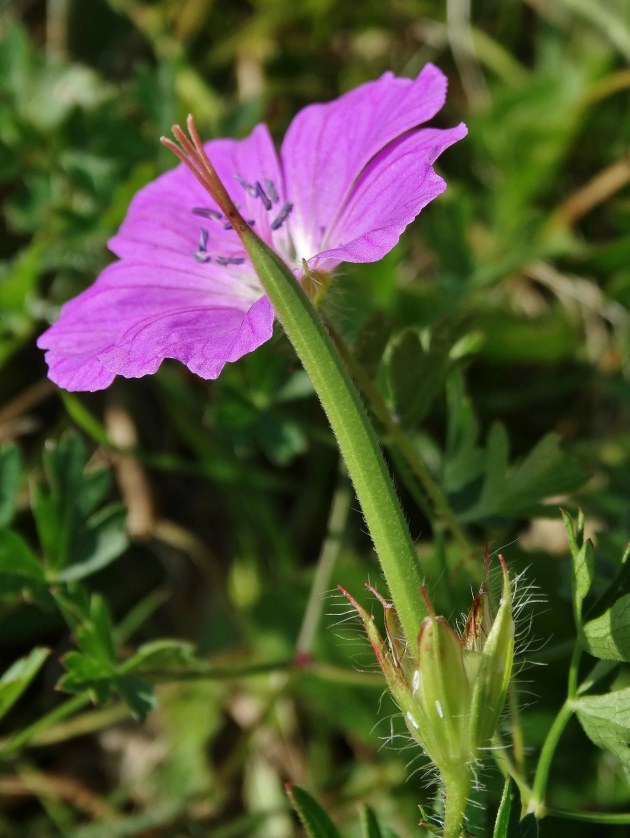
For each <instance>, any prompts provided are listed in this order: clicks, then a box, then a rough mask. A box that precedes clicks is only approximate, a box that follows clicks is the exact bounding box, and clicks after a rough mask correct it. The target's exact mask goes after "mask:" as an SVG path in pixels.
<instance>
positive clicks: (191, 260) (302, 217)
mask: <svg viewBox="0 0 630 838" xmlns="http://www.w3.org/2000/svg"><path fill="white" fill-rule="evenodd" d="M445 96H446V78H445V76H444V75H443V74H442V73H441V72H440V71H439V70H438V69H437V68H436V67H433V66H432V65H427V66H426V67H425V68H424V69H423V71H422V72H421V73H420V75H419V76H418V77H417V78H416V79H415V80H413V79H403V78H397V77H395V76H394V75H392V74H391V73H385V74H384V75H383V76H382V77H381V78H380V79H377V80H376V81H372V82H367V83H366V84H363V85H361V86H360V87H358V88H356V89H355V90H352V91H350V92H349V93H346V94H345V95H343V96H341V97H340V98H338V99H336V100H335V101H333V102H329V103H326V104H316V105H310V106H309V107H307V108H305V109H304V110H303V111H301V112H300V113H299V114H298V115H297V116H296V117H295V119H294V120H293V122H292V123H291V125H290V126H289V129H288V131H287V134H286V137H285V140H284V143H283V145H282V149H281V153H280V155H278V154H277V153H276V150H275V148H274V146H273V143H272V140H271V137H270V135H269V132H268V130H267V128H266V126H264V125H258V126H257V127H256V128H255V129H254V130H253V131H252V133H251V134H250V135H249V137H246V138H245V139H243V140H230V139H219V140H212V141H210V142H209V143H206V145H205V146H204V148H205V151H206V153H207V155H208V157H209V159H210V160H211V161H212V164H213V166H214V168H215V169H216V172H217V174H218V176H219V178H220V180H221V181H222V183H223V185H224V186H225V189H226V190H227V192H228V194H229V196H230V197H231V199H232V200H233V201H234V203H235V204H236V205H237V207H238V209H239V212H240V214H241V215H242V216H243V218H244V219H245V220H246V221H247V223H248V224H250V225H251V226H252V227H253V229H254V230H255V232H256V233H257V234H258V235H259V236H260V237H261V238H262V239H263V240H264V241H265V242H266V243H267V244H268V245H270V246H271V247H272V248H274V249H275V250H276V252H277V253H278V254H279V255H280V257H281V258H282V259H284V260H285V262H286V263H287V265H288V266H289V267H290V268H291V269H292V270H293V271H294V273H295V275H296V277H297V278H298V279H299V278H300V277H301V275H302V260H303V259H305V260H306V261H307V262H308V263H309V266H310V267H311V268H313V269H317V270H319V271H327V272H330V271H332V270H334V268H335V267H337V265H339V264H340V263H341V262H372V261H377V260H378V259H381V258H382V257H383V256H384V255H385V254H386V253H388V252H389V251H390V250H391V249H392V248H393V247H394V246H395V244H396V243H397V242H398V239H399V238H400V235H401V234H402V232H403V230H404V229H405V228H406V227H407V226H408V225H409V224H410V223H411V222H412V221H413V220H414V219H415V218H416V216H417V215H418V214H419V212H420V211H421V210H422V209H423V207H425V206H426V205H427V204H428V203H429V202H430V201H431V200H433V198H435V197H437V196H438V195H439V194H440V193H441V192H443V191H444V189H445V184H444V181H443V180H442V179H441V178H440V177H438V175H437V174H436V173H435V172H434V170H433V163H434V162H435V160H436V159H437V157H439V155H440V154H441V153H442V152H443V151H444V150H445V149H446V148H448V146H450V145H451V144H452V143H454V142H456V141H457V140H459V139H461V138H462V137H464V136H465V134H466V128H465V127H464V126H463V125H458V126H456V127H454V128H450V129H443V130H440V129H434V128H421V127H420V126H422V125H423V124H424V123H425V122H426V121H427V120H429V119H431V118H432V117H433V116H435V114H436V113H437V112H438V111H439V110H440V108H441V107H442V105H443V104H444V99H445ZM109 247H110V249H111V250H112V252H113V253H114V254H115V255H116V256H117V257H118V258H119V261H118V262H115V263H113V264H112V265H110V266H109V267H107V268H105V270H104V271H102V273H101V274H100V275H99V276H98V277H97V279H96V281H95V282H94V284H93V285H92V286H91V287H90V288H88V289H87V290H86V291H84V292H83V293H81V294H79V296H78V297H76V298H75V299H74V300H71V301H70V302H68V303H66V304H65V305H64V306H63V307H62V310H61V314H60V317H59V319H58V320H57V322H56V323H55V324H54V325H53V326H51V327H50V328H49V329H48V330H47V331H46V332H44V334H43V335H41V337H40V338H39V340H38V346H39V347H40V348H42V349H45V350H46V360H47V362H48V365H49V377H50V378H51V379H52V380H53V381H54V382H55V383H57V384H58V385H59V386H60V387H63V388H65V389H67V390H101V389H103V388H105V387H107V386H109V384H111V382H112V381H113V379H114V378H115V376H117V375H122V376H125V377H127V378H135V377H138V376H143V375H148V374H151V373H154V372H155V371H156V370H157V369H158V368H159V366H160V364H161V363H162V361H163V360H164V359H165V358H172V359H175V360H178V361H180V362H181V363H183V364H185V365H186V366H187V367H188V368H189V369H190V370H191V371H192V372H194V373H196V374H197V375H199V376H201V377H202V378H206V379H213V378H216V377H217V376H218V375H219V374H220V373H221V370H222V369H223V367H224V366H225V364H226V363H231V362H233V361H236V360H238V359H239V358H240V357H242V356H243V355H245V354H247V353H248V352H252V351H253V350H254V349H256V348H257V347H258V346H260V345H261V344H262V343H264V342H265V341H267V340H269V338H270V337H271V334H272V331H273V317H274V315H273V310H272V307H271V305H270V303H269V301H268V299H267V298H266V296H265V295H264V293H263V290H262V287H261V285H260V282H259V280H258V277H257V276H256V273H255V271H254V269H253V267H252V265H251V262H250V260H249V258H248V257H247V254H246V253H245V251H244V249H243V245H242V244H241V241H240V239H239V237H238V235H237V234H236V232H235V231H234V230H233V229H232V227H231V225H230V224H229V223H228V222H227V219H226V218H225V216H223V215H222V213H221V210H220V208H219V207H218V206H217V204H216V203H215V201H214V200H213V198H212V197H211V196H210V195H209V194H208V193H207V192H206V191H205V190H204V188H203V186H201V185H200V183H199V182H198V181H197V180H196V179H195V177H194V175H193V174H192V173H191V172H190V171H189V169H188V168H186V166H185V165H183V164H180V165H179V166H177V167H176V168H175V169H173V170H171V171H169V172H167V173H165V174H163V175H161V176H160V177H158V178H157V179H156V180H155V181H153V182H152V183H150V184H148V185H147V186H145V187H144V188H143V189H141V190H140V191H139V192H138V194H137V195H136V196H135V197H134V199H133V200H132V202H131V204H130V206H129V210H128V212H127V216H126V218H125V220H124V221H123V223H122V225H121V227H120V229H119V231H118V233H117V234H116V235H115V236H114V237H113V238H112V239H111V240H110V241H109Z"/></svg>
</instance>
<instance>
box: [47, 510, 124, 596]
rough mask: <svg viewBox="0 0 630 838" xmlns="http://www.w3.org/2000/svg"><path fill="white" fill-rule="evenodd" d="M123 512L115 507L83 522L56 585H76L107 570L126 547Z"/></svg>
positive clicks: (101, 511) (57, 577)
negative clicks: (70, 558) (72, 550)
mask: <svg viewBox="0 0 630 838" xmlns="http://www.w3.org/2000/svg"><path fill="white" fill-rule="evenodd" d="M126 517H127V513H126V510H125V508H124V507H123V506H121V505H119V504H112V505H111V506H106V507H104V508H103V509H101V510H100V511H99V512H97V513H95V514H94V515H93V516H91V517H90V518H89V519H88V521H86V524H85V528H84V529H82V530H81V531H80V532H79V534H78V535H77V539H76V542H75V547H74V549H75V551H76V552H75V554H74V556H73V561H72V564H70V565H68V566H67V567H66V568H64V570H62V571H60V572H59V573H58V574H57V575H56V580H57V581H59V582H64V583H68V582H76V581H78V580H79V579H84V578H85V577H86V576H90V575H91V574H92V573H96V571H98V570H101V569H102V568H104V567H107V565H108V564H111V562H113V561H114V560H115V559H117V558H118V556H120V554H121V553H123V552H124V551H125V550H126V549H127V546H128V544H129V539H128V538H127V534H126V532H125V520H126Z"/></svg>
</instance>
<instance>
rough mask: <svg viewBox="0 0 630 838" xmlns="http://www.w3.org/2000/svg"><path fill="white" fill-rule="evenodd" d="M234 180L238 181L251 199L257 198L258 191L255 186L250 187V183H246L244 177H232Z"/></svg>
mask: <svg viewBox="0 0 630 838" xmlns="http://www.w3.org/2000/svg"><path fill="white" fill-rule="evenodd" d="M234 180H236V181H238V182H239V183H240V184H241V186H242V187H243V189H244V190H245V191H246V192H247V194H248V195H251V196H252V198H256V197H257V196H258V189H257V188H256V187H255V186H252V185H251V183H248V182H247V181H246V180H245V178H244V177H241V176H240V175H234Z"/></svg>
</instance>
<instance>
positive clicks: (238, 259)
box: [214, 256, 245, 266]
mask: <svg viewBox="0 0 630 838" xmlns="http://www.w3.org/2000/svg"><path fill="white" fill-rule="evenodd" d="M214 261H215V262H216V263H217V265H223V266H225V265H242V264H243V263H244V262H245V259H244V257H243V256H217V257H216V259H215V260H214Z"/></svg>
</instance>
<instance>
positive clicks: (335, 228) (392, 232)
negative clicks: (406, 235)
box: [309, 125, 466, 271]
mask: <svg viewBox="0 0 630 838" xmlns="http://www.w3.org/2000/svg"><path fill="white" fill-rule="evenodd" d="M465 135H466V127H465V126H464V125H458V126H456V127H455V128H449V129H445V130H440V129H438V128H424V129H421V130H420V131H416V132H414V133H412V134H407V135H406V136H404V137H401V138H400V139H398V140H396V141H394V142H393V143H390V144H389V145H388V146H387V147H386V148H385V149H384V150H383V151H381V152H380V154H378V155H377V156H376V157H374V159H373V160H371V161H370V163H369V164H368V165H367V166H366V168H365V169H364V171H363V172H362V174H361V177H360V178H359V179H358V181H357V182H356V184H355V186H354V187H353V189H352V192H351V194H350V196H349V198H348V201H347V203H346V204H345V206H344V207H343V208H341V210H340V212H339V213H338V215H337V217H336V220H335V221H334V222H333V224H332V226H331V230H330V234H329V235H328V236H327V237H326V244H329V247H328V248H327V249H325V250H324V251H322V252H321V253H319V254H317V256H315V257H314V258H313V259H311V260H310V262H309V265H310V266H311V267H312V268H313V269H318V270H323V271H331V270H332V269H333V268H335V267H336V266H337V265H338V264H340V263H341V262H376V261H378V260H379V259H382V258H383V256H384V255H385V254H386V253H389V251H390V250H391V249H392V248H393V247H394V246H395V245H396V244H397V242H398V240H399V238H400V236H401V234H402V232H403V231H404V229H405V228H406V227H407V226H408V225H409V224H410V223H411V222H412V221H413V220H414V219H415V218H416V216H417V215H418V213H419V212H420V211H421V210H422V209H423V207H425V206H426V205H427V204H428V203H429V202H430V201H432V200H433V199H434V198H436V197H437V196H438V195H440V194H441V193H442V192H443V191H444V190H445V188H446V184H445V183H444V181H443V180H442V178H440V177H438V175H436V173H435V172H434V171H433V167H432V165H431V164H432V163H433V162H434V160H435V159H436V158H437V157H439V155H440V154H441V153H442V152H443V151H444V149H446V148H448V146H450V145H452V144H453V143H455V142H457V140H460V139H461V138H462V137H464V136H465Z"/></svg>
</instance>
